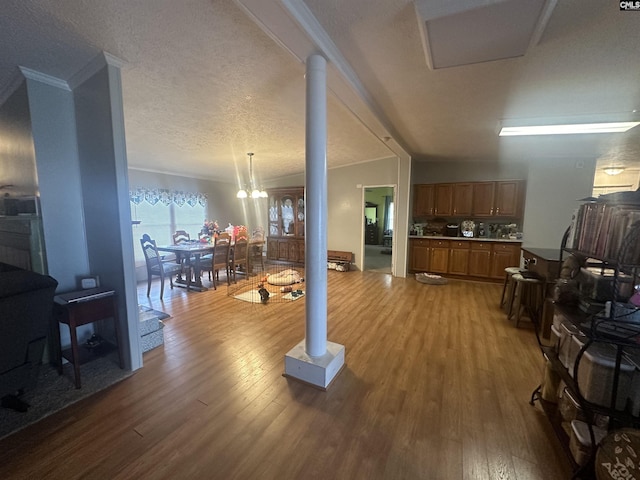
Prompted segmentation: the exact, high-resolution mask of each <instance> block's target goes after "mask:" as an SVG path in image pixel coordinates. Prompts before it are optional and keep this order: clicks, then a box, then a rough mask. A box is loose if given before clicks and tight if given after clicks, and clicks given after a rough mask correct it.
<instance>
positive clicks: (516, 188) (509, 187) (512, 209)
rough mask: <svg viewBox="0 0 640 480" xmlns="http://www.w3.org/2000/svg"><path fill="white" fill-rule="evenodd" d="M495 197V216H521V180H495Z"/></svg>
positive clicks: (522, 189) (522, 194) (522, 190)
mask: <svg viewBox="0 0 640 480" xmlns="http://www.w3.org/2000/svg"><path fill="white" fill-rule="evenodd" d="M495 197H496V198H495V211H494V214H495V216H500V217H520V216H522V210H523V198H524V185H523V182H521V181H519V180H511V181H505V182H496V187H495Z"/></svg>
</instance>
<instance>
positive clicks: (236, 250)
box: [229, 237, 249, 283]
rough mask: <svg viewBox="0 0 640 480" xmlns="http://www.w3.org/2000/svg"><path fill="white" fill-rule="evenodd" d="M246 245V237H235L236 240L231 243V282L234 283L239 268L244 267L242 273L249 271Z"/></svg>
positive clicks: (247, 243) (247, 245)
mask: <svg viewBox="0 0 640 480" xmlns="http://www.w3.org/2000/svg"><path fill="white" fill-rule="evenodd" d="M248 247H249V242H248V240H247V237H239V238H236V242H235V244H234V245H233V252H232V254H231V259H230V261H229V272H230V273H231V277H232V278H233V283H236V274H237V273H238V272H239V271H240V269H242V268H244V273H245V274H248V273H249V268H248V263H249V256H248Z"/></svg>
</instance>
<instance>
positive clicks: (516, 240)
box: [409, 235, 522, 243]
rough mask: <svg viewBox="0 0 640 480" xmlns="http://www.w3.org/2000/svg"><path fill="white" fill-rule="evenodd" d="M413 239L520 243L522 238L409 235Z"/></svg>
mask: <svg viewBox="0 0 640 480" xmlns="http://www.w3.org/2000/svg"><path fill="white" fill-rule="evenodd" d="M412 238H415V239H420V240H424V239H431V240H464V241H468V242H504V243H522V239H521V238H520V239H511V238H489V237H447V236H445V235H409V240H411V239H412Z"/></svg>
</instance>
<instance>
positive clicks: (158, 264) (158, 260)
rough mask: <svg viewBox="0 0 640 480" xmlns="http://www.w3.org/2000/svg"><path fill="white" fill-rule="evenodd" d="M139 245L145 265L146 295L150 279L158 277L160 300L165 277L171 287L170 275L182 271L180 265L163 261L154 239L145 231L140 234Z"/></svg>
mask: <svg viewBox="0 0 640 480" xmlns="http://www.w3.org/2000/svg"><path fill="white" fill-rule="evenodd" d="M140 245H141V246H142V251H143V252H144V259H145V262H146V265H147V297H148V296H149V295H150V293H151V280H152V279H153V277H154V276H156V277H160V300H162V295H163V294H164V279H165V277H167V276H168V277H169V284H170V285H171V288H172V289H173V279H172V276H173V275H177V274H180V273H181V272H182V265H181V264H180V263H172V262H171V261H163V260H162V256H161V255H160V254H159V253H158V248H157V245H156V241H155V240H152V239H151V237H149V235H148V234H146V233H145V234H144V235H142V238H141V239H140Z"/></svg>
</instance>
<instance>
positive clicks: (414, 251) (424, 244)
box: [410, 240, 429, 272]
mask: <svg viewBox="0 0 640 480" xmlns="http://www.w3.org/2000/svg"><path fill="white" fill-rule="evenodd" d="M410 254H411V270H412V271H413V272H428V271H429V241H428V240H411V252H410Z"/></svg>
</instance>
